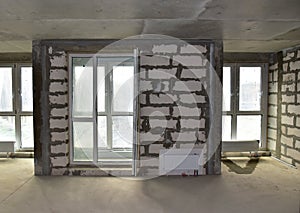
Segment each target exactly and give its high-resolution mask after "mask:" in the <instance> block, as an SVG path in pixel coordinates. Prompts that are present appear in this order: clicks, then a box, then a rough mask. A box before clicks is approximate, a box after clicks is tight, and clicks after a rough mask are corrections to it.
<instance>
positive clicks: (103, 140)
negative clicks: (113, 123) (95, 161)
mask: <svg viewBox="0 0 300 213" xmlns="http://www.w3.org/2000/svg"><path fill="white" fill-rule="evenodd" d="M106 122H107V120H106V116H98V147H100V148H107V123H106Z"/></svg>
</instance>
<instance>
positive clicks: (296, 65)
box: [290, 60, 300, 71]
mask: <svg viewBox="0 0 300 213" xmlns="http://www.w3.org/2000/svg"><path fill="white" fill-rule="evenodd" d="M294 70H300V60H298V61H295V62H293V61H292V62H290V71H294Z"/></svg>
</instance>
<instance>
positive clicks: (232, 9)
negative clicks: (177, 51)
mask: <svg viewBox="0 0 300 213" xmlns="http://www.w3.org/2000/svg"><path fill="white" fill-rule="evenodd" d="M138 34H164V35H169V36H173V37H176V38H194V39H222V40H224V49H225V51H226V52H275V51H279V50H281V49H284V48H288V47H292V46H295V45H298V44H300V0H0V52H31V41H32V40H34V39H122V38H126V37H128V36H133V35H138Z"/></svg>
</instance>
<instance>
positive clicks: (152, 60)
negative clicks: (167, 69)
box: [140, 55, 170, 66]
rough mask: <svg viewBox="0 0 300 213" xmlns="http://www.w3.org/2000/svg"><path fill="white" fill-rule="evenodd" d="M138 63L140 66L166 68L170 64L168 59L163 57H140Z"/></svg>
mask: <svg viewBox="0 0 300 213" xmlns="http://www.w3.org/2000/svg"><path fill="white" fill-rule="evenodd" d="M140 63H141V65H142V66H145V65H147V66H168V65H169V64H170V57H168V56H163V55H154V56H148V55H141V60H140Z"/></svg>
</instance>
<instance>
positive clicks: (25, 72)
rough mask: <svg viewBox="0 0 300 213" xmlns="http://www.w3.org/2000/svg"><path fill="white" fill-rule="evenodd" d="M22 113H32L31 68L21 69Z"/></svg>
mask: <svg viewBox="0 0 300 213" xmlns="http://www.w3.org/2000/svg"><path fill="white" fill-rule="evenodd" d="M21 96H22V111H27V112H32V110H33V95H32V67H21Z"/></svg>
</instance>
